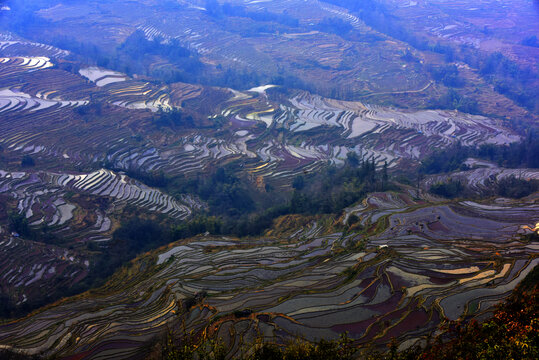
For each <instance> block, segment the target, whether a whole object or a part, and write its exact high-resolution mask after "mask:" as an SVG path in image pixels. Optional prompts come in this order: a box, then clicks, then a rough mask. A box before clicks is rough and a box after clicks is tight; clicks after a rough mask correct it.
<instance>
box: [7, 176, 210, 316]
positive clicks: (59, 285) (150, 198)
mask: <svg viewBox="0 0 539 360" xmlns="http://www.w3.org/2000/svg"><path fill="white" fill-rule="evenodd" d="M0 196H1V198H0V199H1V201H2V202H5V203H6V204H7V203H9V202H14V205H13V208H14V209H13V212H14V213H18V214H20V215H21V216H22V217H23V219H26V221H27V223H28V226H29V228H30V229H34V230H35V231H36V230H41V231H43V232H44V234H45V235H43V236H41V237H40V238H37V239H35V240H37V241H40V242H36V241H32V240H30V239H31V238H30V239H29V235H27V234H24V236H22V237H19V234H18V233H12V234H10V233H9V232H8V231H7V229H8V225H9V222H8V221H5V219H1V218H2V216H0V220H2V221H1V223H0V224H2V226H1V227H0V260H1V261H0V263H1V264H2V269H3V270H2V272H1V273H2V276H0V286H1V289H2V294H3V295H5V296H8V297H9V299H10V301H11V302H12V303H14V304H16V305H17V306H23V305H24V303H25V302H26V301H28V300H30V303H31V304H33V306H35V304H36V303H38V304H44V303H45V302H44V301H46V299H49V297H50V296H51V295H52V294H55V293H56V291H57V290H58V289H70V288H71V287H73V286H74V285H76V284H77V283H79V282H80V281H82V280H83V279H84V278H85V277H86V276H87V275H88V273H89V271H90V261H92V262H93V261H95V256H93V255H92V254H91V253H89V252H88V250H87V248H88V245H89V244H90V243H93V245H95V246H94V247H95V248H98V249H99V248H101V249H103V248H106V247H107V243H108V241H110V240H111V238H112V231H113V229H114V228H115V227H116V226H117V223H118V220H117V214H118V212H119V211H120V210H121V209H123V208H124V207H125V205H127V204H129V205H130V206H134V207H135V208H136V209H137V211H141V210H143V211H147V212H149V213H152V212H153V213H160V214H165V215H167V216H170V217H171V218H175V219H178V220H179V219H185V218H186V217H188V216H189V215H190V214H191V213H192V211H193V209H200V208H201V207H202V206H203V204H202V203H201V202H200V201H199V200H198V199H197V198H196V197H193V196H184V197H183V201H179V200H176V199H174V198H172V197H170V196H169V195H166V194H164V193H162V192H161V191H159V190H156V189H152V188H149V187H148V186H146V185H144V184H142V183H140V182H138V181H135V180H132V179H130V178H129V177H127V176H125V175H123V174H116V173H114V172H112V171H109V170H99V171H96V172H93V173H89V174H60V173H51V172H43V171H39V172H7V171H2V170H0ZM0 210H3V211H6V209H3V207H2V209H0ZM3 211H2V212H3ZM0 215H2V214H1V212H0ZM44 236H48V237H47V238H44ZM47 239H48V240H47ZM54 244H56V245H54ZM90 248H91V246H90ZM94 255H95V254H94Z"/></svg>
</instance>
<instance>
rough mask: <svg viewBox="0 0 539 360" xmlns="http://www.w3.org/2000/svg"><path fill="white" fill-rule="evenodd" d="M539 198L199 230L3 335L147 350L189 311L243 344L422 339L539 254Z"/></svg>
mask: <svg viewBox="0 0 539 360" xmlns="http://www.w3.org/2000/svg"><path fill="white" fill-rule="evenodd" d="M535 200H536V199H535ZM535 200H534V199H531V200H529V201H528V202H524V203H518V202H512V203H509V204H505V205H496V204H478V203H473V202H462V203H450V204H428V203H419V204H418V203H414V202H413V201H412V200H411V199H410V198H409V197H408V196H406V195H403V194H400V195H399V194H390V193H380V194H374V195H372V196H371V197H369V198H368V199H367V200H366V201H365V203H364V204H363V209H360V207H358V208H356V210H355V212H356V214H357V215H359V216H360V217H362V218H363V217H364V216H367V218H366V219H364V221H365V225H366V226H367V228H371V227H372V228H377V229H378V230H376V232H374V233H372V234H371V235H370V236H369V237H368V238H365V237H364V235H360V234H353V233H352V234H348V235H347V234H343V233H342V232H335V231H334V230H332V226H331V225H330V224H331V220H330V221H329V222H328V221H327V220H323V219H319V220H316V221H315V220H313V221H312V222H311V223H310V224H309V225H307V226H305V227H303V228H301V229H298V231H295V232H293V233H290V234H289V235H288V236H280V237H278V238H272V237H263V238H260V239H252V238H250V239H244V240H238V239H230V238H224V237H223V238H217V237H212V236H200V237H197V238H194V239H191V240H189V241H184V242H182V243H177V244H171V245H170V246H168V247H167V248H166V249H162V250H160V251H157V252H154V253H152V254H149V255H146V256H143V257H142V258H140V259H139V260H137V261H136V262H135V263H133V265H132V267H131V268H130V269H128V270H125V271H122V272H120V273H118V274H117V275H116V276H115V277H113V279H112V280H111V281H110V282H109V284H107V286H106V287H105V288H103V289H102V290H101V291H99V292H98V293H97V294H99V295H91V296H89V295H85V296H81V297H78V298H75V299H70V300H66V301H64V302H62V303H61V304H59V305H57V306H54V307H52V308H49V309H47V310H43V311H42V312H39V313H37V314H35V315H33V316H31V317H28V318H26V319H22V320H20V321H17V322H13V323H10V324H6V325H2V327H0V330H1V331H0V334H1V335H0V343H1V344H3V346H8V345H9V346H10V347H11V346H13V347H14V348H15V349H20V350H26V351H30V352H31V353H36V352H40V351H46V353H48V354H52V353H58V354H68V353H70V354H73V353H76V354H79V355H80V356H81V357H82V358H88V359H97V358H103V357H104V356H109V357H110V356H114V357H115V358H137V357H142V356H143V354H141V353H140V349H139V347H140V346H142V345H143V343H145V342H146V341H149V340H150V339H151V338H153V337H154V336H157V335H158V334H159V331H161V330H162V329H164V327H165V326H167V324H168V326H172V324H178V323H180V322H183V321H184V323H185V326H186V328H187V331H190V330H191V329H193V330H195V332H196V333H198V334H200V336H206V337H219V338H221V339H222V340H223V341H224V343H225V344H226V346H227V347H228V349H229V351H230V353H236V354H239V353H240V352H244V353H245V352H246V351H248V349H249V348H250V347H251V346H253V344H254V343H253V341H254V339H255V338H258V337H259V336H262V337H263V338H265V339H266V340H267V341H272V342H278V343H280V342H283V341H285V340H287V339H290V338H293V337H295V336H297V335H301V336H305V338H306V339H308V340H314V339H320V338H325V339H331V338H337V337H338V336H339V334H340V333H342V332H343V331H348V332H349V333H350V335H351V336H352V337H353V338H354V339H355V340H356V342H358V343H363V342H368V341H371V340H374V341H375V342H376V343H386V342H388V341H389V340H390V339H391V337H393V336H397V337H398V338H399V340H402V341H405V344H411V343H413V342H415V341H418V340H419V339H421V338H422V336H424V335H425V334H426V333H428V332H429V331H431V330H434V329H435V328H436V326H437V325H438V324H439V323H440V322H441V321H442V320H443V319H456V318H458V317H459V316H461V315H463V314H471V315H474V316H481V315H482V314H485V312H488V310H489V308H490V307H491V306H492V305H493V304H495V303H496V302H498V301H500V300H501V299H503V298H504V297H505V296H507V295H508V294H509V293H510V291H511V290H512V289H513V288H514V287H515V286H516V284H517V283H518V282H519V281H520V280H521V279H522V278H523V277H524V276H525V275H526V274H527V273H528V272H529V271H530V270H531V269H532V268H533V267H534V266H535V265H536V264H537V262H538V260H537V259H536V256H537V251H538V250H539V249H538V248H537V247H536V246H535V245H533V244H527V243H523V242H520V241H519V237H518V236H517V232H522V231H528V232H529V231H531V230H529V228H533V227H534V224H535V222H536V221H537V220H538V219H539V208H538V206H537V204H536V203H535ZM375 222H376V224H378V225H376V224H375ZM358 243H362V244H364V246H359V247H358V246H357V244H358ZM201 292H205V293H206V294H207V297H206V298H204V299H203V300H202V302H201V303H199V304H198V305H195V306H193V307H191V308H190V309H188V311H187V313H184V314H181V315H179V313H181V312H182V310H181V309H182V306H181V305H180V303H181V301H182V300H185V299H187V298H190V297H193V296H194V295H195V294H197V293H198V294H200V293H201ZM111 318H114V322H112V323H111V322H110V319H111ZM181 319H184V320H181Z"/></svg>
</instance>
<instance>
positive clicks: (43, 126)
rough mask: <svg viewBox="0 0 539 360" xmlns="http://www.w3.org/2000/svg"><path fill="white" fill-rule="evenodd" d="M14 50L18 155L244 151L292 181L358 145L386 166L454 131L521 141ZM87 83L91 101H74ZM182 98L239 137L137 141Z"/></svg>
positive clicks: (0, 94) (123, 162)
mask: <svg viewBox="0 0 539 360" xmlns="http://www.w3.org/2000/svg"><path fill="white" fill-rule="evenodd" d="M6 59H7V60H6V61H5V62H4V63H2V64H0V73H2V76H1V77H0V86H4V90H1V91H0V105H2V106H1V108H0V113H1V114H2V115H3V117H4V121H3V122H2V123H1V124H0V127H1V130H2V136H1V137H0V144H2V146H3V147H5V148H7V149H9V150H10V151H12V152H13V153H15V154H17V153H18V154H32V156H37V157H42V158H43V160H44V162H45V163H47V162H49V163H53V164H56V163H57V162H58V159H59V158H60V159H61V161H62V162H64V163H68V164H72V166H81V165H85V164H89V163H90V164H94V166H100V164H102V163H109V164H111V166H113V167H115V168H119V169H126V170H127V169H130V168H132V167H136V168H139V169H141V170H142V171H164V172H165V173H167V174H170V175H178V174H193V173H195V172H197V171H204V170H205V169H207V168H208V167H211V166H214V165H216V164H219V163H222V162H226V161H228V160H230V159H232V158H243V159H245V161H246V167H245V169H246V170H247V171H248V172H249V173H250V174H251V175H252V176H253V177H259V176H262V177H264V178H265V181H266V182H269V183H272V182H273V183H274V184H275V185H278V186H288V184H289V181H290V179H291V178H293V177H294V176H296V175H297V174H301V173H305V172H311V171H314V170H316V169H318V168H319V167H321V166H323V165H325V164H327V163H328V161H329V162H330V163H336V164H339V163H342V162H343V160H344V159H345V158H346V154H347V153H348V152H355V153H357V154H358V156H359V157H360V158H363V159H370V158H374V159H375V160H376V162H377V163H378V165H380V166H381V165H383V164H384V163H385V162H387V163H388V165H389V166H390V167H394V166H397V167H398V165H399V163H400V161H401V160H402V159H411V160H418V159H419V158H421V157H422V156H424V155H425V154H427V153H428V152H430V151H432V149H433V148H440V147H444V146H447V145H450V144H452V143H454V142H456V141H460V142H461V143H463V144H481V143H495V144H504V143H509V142H513V141H517V140H518V136H516V135H515V134H513V133H512V132H511V131H509V130H507V129H506V128H504V127H503V126H502V125H501V124H500V123H499V122H498V121H495V120H493V119H490V118H486V117H481V116H472V115H467V114H463V113H459V112H450V111H435V110H430V111H415V112H411V111H409V112H407V111H402V110H396V109H391V108H384V107H378V106H372V105H368V104H366V103H362V102H345V101H337V100H332V99H328V98H323V97H320V96H317V95H312V94H309V93H306V92H300V93H298V94H297V95H296V96H295V97H293V98H291V99H289V100H288V101H283V102H282V103H275V102H273V101H270V100H269V99H268V97H267V96H266V95H265V91H266V90H267V89H268V88H269V86H266V87H259V88H256V89H252V90H251V91H246V92H238V91H235V90H227V89H212V88H204V87H201V86H195V85H189V84H182V83H177V84H172V85H170V86H166V85H162V86H159V85H155V84H152V83H149V82H144V81H140V80H135V79H130V78H129V77H127V76H126V75H124V74H121V73H118V72H113V71H109V70H106V69H101V68H97V67H93V68H83V69H81V70H80V74H72V73H68V72H66V71H61V70H56V69H47V68H46V67H48V65H47V64H49V60H48V59H46V58H32V59H30V58H29V59H26V60H22V59H19V58H13V59H12V58H6ZM52 65H53V64H52V63H51V66H52ZM29 66H30V67H29ZM43 68H45V69H43ZM21 76H22V77H23V78H24V79H28V82H27V83H26V84H25V85H24V86H23V87H20V85H17V84H19V80H17V79H19V78H20V77H21ZM31 78H34V79H35V80H33V81H32V80H31ZM85 79H88V80H85ZM49 80H50V81H49ZM94 83H95V85H97V86H93V85H92V84H94ZM44 84H47V85H44ZM77 94H78V96H79V99H81V100H66V99H70V98H73V97H74V96H77ZM90 97H91V98H92V99H93V100H91V101H89V100H88V99H89V98H90ZM207 97H214V98H215V99H217V100H218V102H216V103H214V104H212V106H211V107H208V106H207V105H206V103H205V102H204V101H203V99H205V98H207ZM100 104H101V105H100ZM103 104H108V105H106V106H108V107H109V109H110V110H107V111H109V112H111V113H113V114H115V115H114V117H111V118H110V120H109V119H100V120H98V121H97V120H93V121H91V122H89V121H88V120H87V119H86V118H85V117H84V115H82V116H81V112H78V111H74V109H76V108H77V107H80V106H82V105H99V106H105V105H103ZM182 104H184V105H185V106H187V107H188V108H189V109H191V110H190V111H193V110H194V111H197V112H200V113H201V114H204V115H202V116H207V117H208V118H207V120H204V121H209V123H211V122H212V121H214V120H213V119H216V118H217V117H218V116H219V117H224V118H225V119H226V121H227V125H226V128H227V129H228V133H229V136H228V137H225V138H223V137H222V135H221V134H219V135H217V134H216V131H215V130H214V129H211V128H198V129H197V128H195V129H186V130H184V131H182V132H180V133H172V134H171V133H168V134H167V133H166V132H161V133H160V134H159V135H157V136H152V137H146V138H142V139H143V140H142V141H140V139H139V140H136V139H137V138H136V136H135V134H136V133H140V132H142V131H144V132H148V131H149V130H150V129H151V124H150V119H151V115H150V114H151V112H155V111H157V110H158V109H159V108H162V109H171V108H173V107H174V108H180V107H183V106H182ZM122 108H123V109H125V110H123V109H122ZM147 110H150V112H148V111H147ZM112 119H114V120H115V121H117V122H113V121H111V120H112ZM137 119H138V121H137ZM259 125H264V127H265V128H266V130H265V131H261V128H260V126H259ZM262 130H263V128H262ZM282 130H285V132H284V133H282V135H280V136H282V140H277V139H276V138H275V137H274V136H276V135H277V134H278V132H281V131H282ZM327 130H330V133H327ZM150 132H151V131H150ZM268 135H270V136H268ZM60 139H61V141H60ZM104 149H106V151H105V150H104Z"/></svg>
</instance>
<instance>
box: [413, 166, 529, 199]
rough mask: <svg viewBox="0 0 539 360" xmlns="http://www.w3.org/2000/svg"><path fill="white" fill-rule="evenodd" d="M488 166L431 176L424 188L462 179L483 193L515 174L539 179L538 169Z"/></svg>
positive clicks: (425, 181) (465, 183) (467, 184)
mask: <svg viewBox="0 0 539 360" xmlns="http://www.w3.org/2000/svg"><path fill="white" fill-rule="evenodd" d="M489 165H490V166H488V167H479V168H476V169H473V170H467V171H458V172H454V173H451V174H445V175H435V176H431V177H429V178H427V179H425V180H424V181H423V184H422V186H423V188H424V189H428V188H429V187H430V186H431V185H434V184H436V183H440V182H442V183H443V182H447V181H449V180H453V181H460V182H461V183H462V184H463V185H466V186H467V187H468V188H470V189H471V190H473V191H474V192H476V193H479V194H481V193H482V192H483V191H485V190H488V188H489V187H491V186H492V184H493V183H495V182H496V181H499V180H502V179H504V178H507V177H510V176H514V177H515V178H517V179H524V180H532V179H535V180H538V179H539V171H537V169H504V168H499V167H497V166H495V165H493V164H489Z"/></svg>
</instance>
